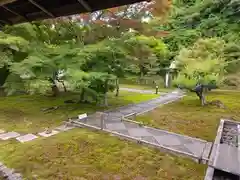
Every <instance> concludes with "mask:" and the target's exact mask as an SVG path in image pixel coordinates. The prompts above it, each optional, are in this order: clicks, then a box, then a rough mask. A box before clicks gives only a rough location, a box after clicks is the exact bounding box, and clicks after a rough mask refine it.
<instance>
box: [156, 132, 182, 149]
mask: <svg viewBox="0 0 240 180" xmlns="http://www.w3.org/2000/svg"><path fill="white" fill-rule="evenodd" d="M154 138H155V139H156V140H157V142H158V143H159V144H162V145H165V146H177V145H181V144H182V143H181V141H180V140H179V138H178V137H176V136H171V135H169V134H168V135H167V134H166V135H164V136H154Z"/></svg>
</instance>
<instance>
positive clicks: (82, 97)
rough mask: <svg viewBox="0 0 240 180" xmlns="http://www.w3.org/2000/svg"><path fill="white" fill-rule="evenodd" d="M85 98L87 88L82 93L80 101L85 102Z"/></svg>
mask: <svg viewBox="0 0 240 180" xmlns="http://www.w3.org/2000/svg"><path fill="white" fill-rule="evenodd" d="M84 97H85V88H82V92H81V95H80V101H81V102H83V101H84Z"/></svg>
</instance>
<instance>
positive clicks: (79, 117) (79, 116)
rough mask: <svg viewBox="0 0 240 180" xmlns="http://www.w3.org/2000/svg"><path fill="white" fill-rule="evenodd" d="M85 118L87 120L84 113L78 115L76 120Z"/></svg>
mask: <svg viewBox="0 0 240 180" xmlns="http://www.w3.org/2000/svg"><path fill="white" fill-rule="evenodd" d="M85 118H87V114H86V113H84V114H80V115H78V119H79V120H81V119H85Z"/></svg>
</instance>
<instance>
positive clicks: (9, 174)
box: [0, 162, 23, 180]
mask: <svg viewBox="0 0 240 180" xmlns="http://www.w3.org/2000/svg"><path fill="white" fill-rule="evenodd" d="M0 178H3V179H6V180H22V179H23V178H22V175H21V174H19V173H16V172H15V170H14V169H10V168H7V167H6V166H5V165H4V164H3V163H1V162H0Z"/></svg>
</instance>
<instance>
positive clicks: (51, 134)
mask: <svg viewBox="0 0 240 180" xmlns="http://www.w3.org/2000/svg"><path fill="white" fill-rule="evenodd" d="M58 133H59V131H56V130H52V132H51V133H46V131H44V132H40V133H38V134H39V135H40V136H43V137H50V136H53V135H55V134H58Z"/></svg>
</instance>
